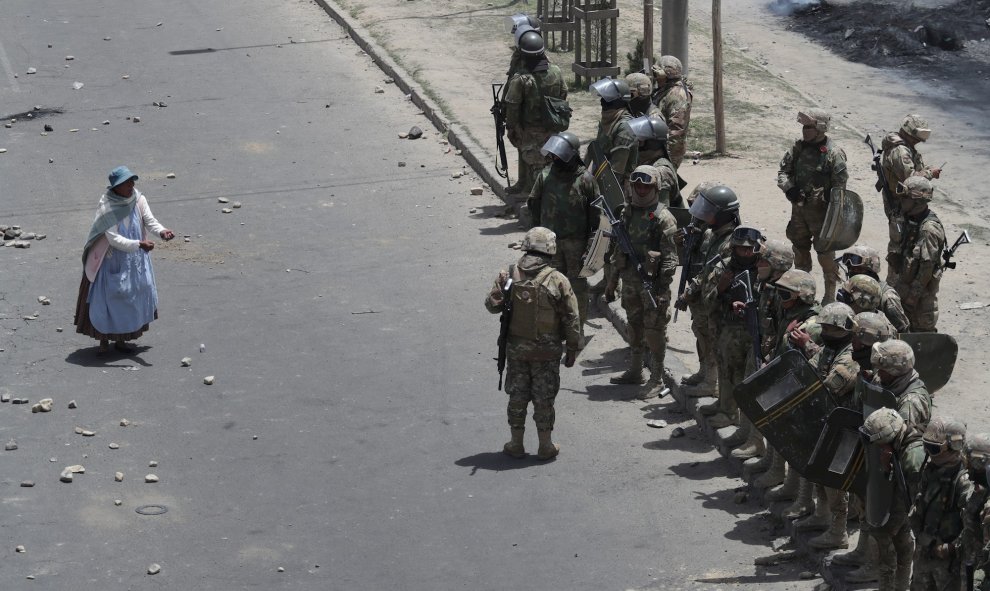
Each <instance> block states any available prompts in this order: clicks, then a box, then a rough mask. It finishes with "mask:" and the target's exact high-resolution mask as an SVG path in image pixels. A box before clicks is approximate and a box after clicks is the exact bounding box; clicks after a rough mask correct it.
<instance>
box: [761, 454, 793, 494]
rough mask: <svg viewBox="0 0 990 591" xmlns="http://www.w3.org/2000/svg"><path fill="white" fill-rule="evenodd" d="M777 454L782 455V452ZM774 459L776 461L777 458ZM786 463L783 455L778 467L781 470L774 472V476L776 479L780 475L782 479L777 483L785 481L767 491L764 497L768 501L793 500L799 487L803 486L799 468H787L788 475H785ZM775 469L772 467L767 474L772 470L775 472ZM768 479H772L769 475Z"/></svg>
mask: <svg viewBox="0 0 990 591" xmlns="http://www.w3.org/2000/svg"><path fill="white" fill-rule="evenodd" d="M777 456H780V454H777ZM774 461H775V462H776V461H777V458H774ZM785 465H786V462H785V461H784V458H783V457H782V456H781V458H780V468H778V470H779V471H778V472H774V474H773V476H774V477H775V478H774V479H776V477H778V476H779V477H780V480H778V481H777V484H780V483H781V482H783V483H784V484H782V485H781V486H778V487H777V488H775V489H773V490H770V491H767V494H766V495H765V496H764V497H763V498H764V499H766V500H767V502H768V503H773V502H776V501H790V500H793V499H794V497H796V496H797V494H798V492H799V489H800V487H801V475H800V474H798V471H797V470H795V469H794V468H791V469H789V470H787V475H786V476H784V466H785ZM773 470H774V468H773V467H771V468H770V470H768V471H767V474H770V473H771V472H773ZM767 480H770V478H769V477H768V478H767ZM772 486H776V485H772Z"/></svg>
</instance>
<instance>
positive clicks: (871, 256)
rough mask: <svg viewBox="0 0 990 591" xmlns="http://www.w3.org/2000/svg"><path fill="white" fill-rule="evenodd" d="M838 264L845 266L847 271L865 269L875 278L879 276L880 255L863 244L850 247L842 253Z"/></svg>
mask: <svg viewBox="0 0 990 591" xmlns="http://www.w3.org/2000/svg"><path fill="white" fill-rule="evenodd" d="M838 262H839V263H842V264H843V265H845V267H846V270H847V271H848V270H849V269H851V268H852V267H867V268H868V269H869V270H870V271H872V272H873V273H874V274H875V275H876V276H877V277H879V276H880V253H879V252H877V250H876V249H875V248H872V247H869V246H867V245H865V244H854V245H852V246H851V247H849V250H847V251H846V252H844V253H842V256H841V257H839V260H838Z"/></svg>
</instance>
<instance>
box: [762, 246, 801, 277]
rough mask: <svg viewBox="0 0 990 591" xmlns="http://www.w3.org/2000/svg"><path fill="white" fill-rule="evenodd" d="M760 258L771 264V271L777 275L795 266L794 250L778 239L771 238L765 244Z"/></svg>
mask: <svg viewBox="0 0 990 591" xmlns="http://www.w3.org/2000/svg"><path fill="white" fill-rule="evenodd" d="M760 257H761V258H762V259H763V260H765V261H766V262H768V263H770V269H772V270H773V271H774V273H777V274H780V273H784V272H785V271H787V270H789V269H790V268H791V267H793V266H794V250H792V249H791V245H790V244H789V243H787V242H784V241H783V240H778V239H776V238H769V239H767V240H766V242H764V243H763V250H762V251H760Z"/></svg>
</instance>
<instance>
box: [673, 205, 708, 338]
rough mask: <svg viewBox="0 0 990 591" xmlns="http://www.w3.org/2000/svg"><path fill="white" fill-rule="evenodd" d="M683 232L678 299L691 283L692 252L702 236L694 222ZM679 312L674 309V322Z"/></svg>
mask: <svg viewBox="0 0 990 591" xmlns="http://www.w3.org/2000/svg"><path fill="white" fill-rule="evenodd" d="M682 232H684V260H683V261H681V280H680V283H679V284H678V285H677V298H680V297H681V296H682V295H684V290H685V289H687V284H688V281H691V251H693V250H694V245H695V243H696V242H697V241H698V238H699V237H700V236H701V229H699V228H697V227H696V226H695V225H694V222H692V223H690V224H688V225H687V227H686V228H684V229H683V230H682ZM677 298H675V299H677ZM678 312H680V310H679V309H678V308H674V322H677V313H678Z"/></svg>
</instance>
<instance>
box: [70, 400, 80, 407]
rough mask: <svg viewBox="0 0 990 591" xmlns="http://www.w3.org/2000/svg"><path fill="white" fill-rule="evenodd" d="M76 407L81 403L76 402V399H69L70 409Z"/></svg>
mask: <svg viewBox="0 0 990 591" xmlns="http://www.w3.org/2000/svg"><path fill="white" fill-rule="evenodd" d="M74 408H79V405H78V404H76V401H75V400H70V401H69V409H74Z"/></svg>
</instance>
